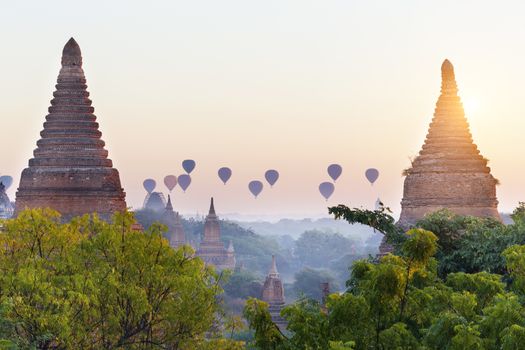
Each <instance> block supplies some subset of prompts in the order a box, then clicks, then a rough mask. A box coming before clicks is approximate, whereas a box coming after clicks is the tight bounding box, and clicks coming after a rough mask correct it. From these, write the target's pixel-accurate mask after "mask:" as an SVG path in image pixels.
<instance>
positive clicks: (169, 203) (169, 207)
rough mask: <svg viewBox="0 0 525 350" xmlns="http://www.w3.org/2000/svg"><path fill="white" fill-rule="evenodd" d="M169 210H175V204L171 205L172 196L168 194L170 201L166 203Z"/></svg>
mask: <svg viewBox="0 0 525 350" xmlns="http://www.w3.org/2000/svg"><path fill="white" fill-rule="evenodd" d="M166 210H167V211H173V205H171V196H170V195H169V194H168V203H167V204H166Z"/></svg>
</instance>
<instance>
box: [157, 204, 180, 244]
mask: <svg viewBox="0 0 525 350" xmlns="http://www.w3.org/2000/svg"><path fill="white" fill-rule="evenodd" d="M160 222H161V223H163V224H164V225H166V226H168V232H167V237H166V238H167V239H168V241H169V242H170V246H171V247H173V248H178V247H180V246H182V245H184V244H186V235H185V234H184V227H182V222H181V220H180V215H179V213H178V212H175V211H173V205H172V204H171V197H170V195H168V203H167V204H166V209H165V210H164V213H163V214H162V217H161V219H160Z"/></svg>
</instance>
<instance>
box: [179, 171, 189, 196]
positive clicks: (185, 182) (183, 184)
mask: <svg viewBox="0 0 525 350" xmlns="http://www.w3.org/2000/svg"><path fill="white" fill-rule="evenodd" d="M177 180H178V182H179V186H180V188H182V190H183V191H184V192H186V190H187V189H188V187H189V186H190V184H191V177H190V176H189V175H188V174H183V175H180V176H179V178H178V179H177Z"/></svg>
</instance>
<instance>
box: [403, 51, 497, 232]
mask: <svg viewBox="0 0 525 350" xmlns="http://www.w3.org/2000/svg"><path fill="white" fill-rule="evenodd" d="M441 77H442V83H441V95H440V96H439V99H438V101H437V104H436V109H435V112H434V118H433V119H432V122H431V123H430V127H429V130H428V134H427V137H426V140H425V143H424V145H423V147H422V149H421V151H420V152H419V155H418V157H417V158H416V159H415V160H414V161H413V163H412V167H411V168H410V169H408V170H407V174H406V178H405V183H404V189H403V200H402V201H401V216H400V218H399V225H401V226H402V227H403V228H408V227H410V226H412V225H414V224H415V223H416V222H417V221H418V220H419V219H421V218H423V216H425V214H427V213H431V212H433V211H436V210H438V209H441V208H447V209H450V210H452V211H453V212H455V213H457V214H460V215H471V216H479V217H492V218H495V219H498V220H500V216H499V213H498V200H497V198H496V184H497V180H496V179H495V178H494V177H493V176H492V175H491V173H490V168H489V167H488V166H487V159H485V158H484V157H483V156H481V155H480V152H479V150H478V148H477V146H476V145H475V144H474V142H473V140H472V135H471V133H470V130H469V124H468V122H467V119H466V118H465V113H464V111H463V105H462V103H461V100H460V98H459V96H458V88H457V85H456V79H455V76H454V67H453V66H452V64H451V63H450V61H449V60H445V61H444V62H443V65H442V66H441Z"/></svg>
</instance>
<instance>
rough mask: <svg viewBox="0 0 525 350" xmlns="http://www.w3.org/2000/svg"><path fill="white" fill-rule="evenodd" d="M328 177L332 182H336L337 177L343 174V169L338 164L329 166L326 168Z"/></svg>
mask: <svg viewBox="0 0 525 350" xmlns="http://www.w3.org/2000/svg"><path fill="white" fill-rule="evenodd" d="M327 170H328V175H330V177H331V178H332V180H334V182H335V181H337V179H338V178H339V176H341V173H342V172H343V168H342V167H341V166H340V165H339V164H330V165H329V166H328V169H327Z"/></svg>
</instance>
